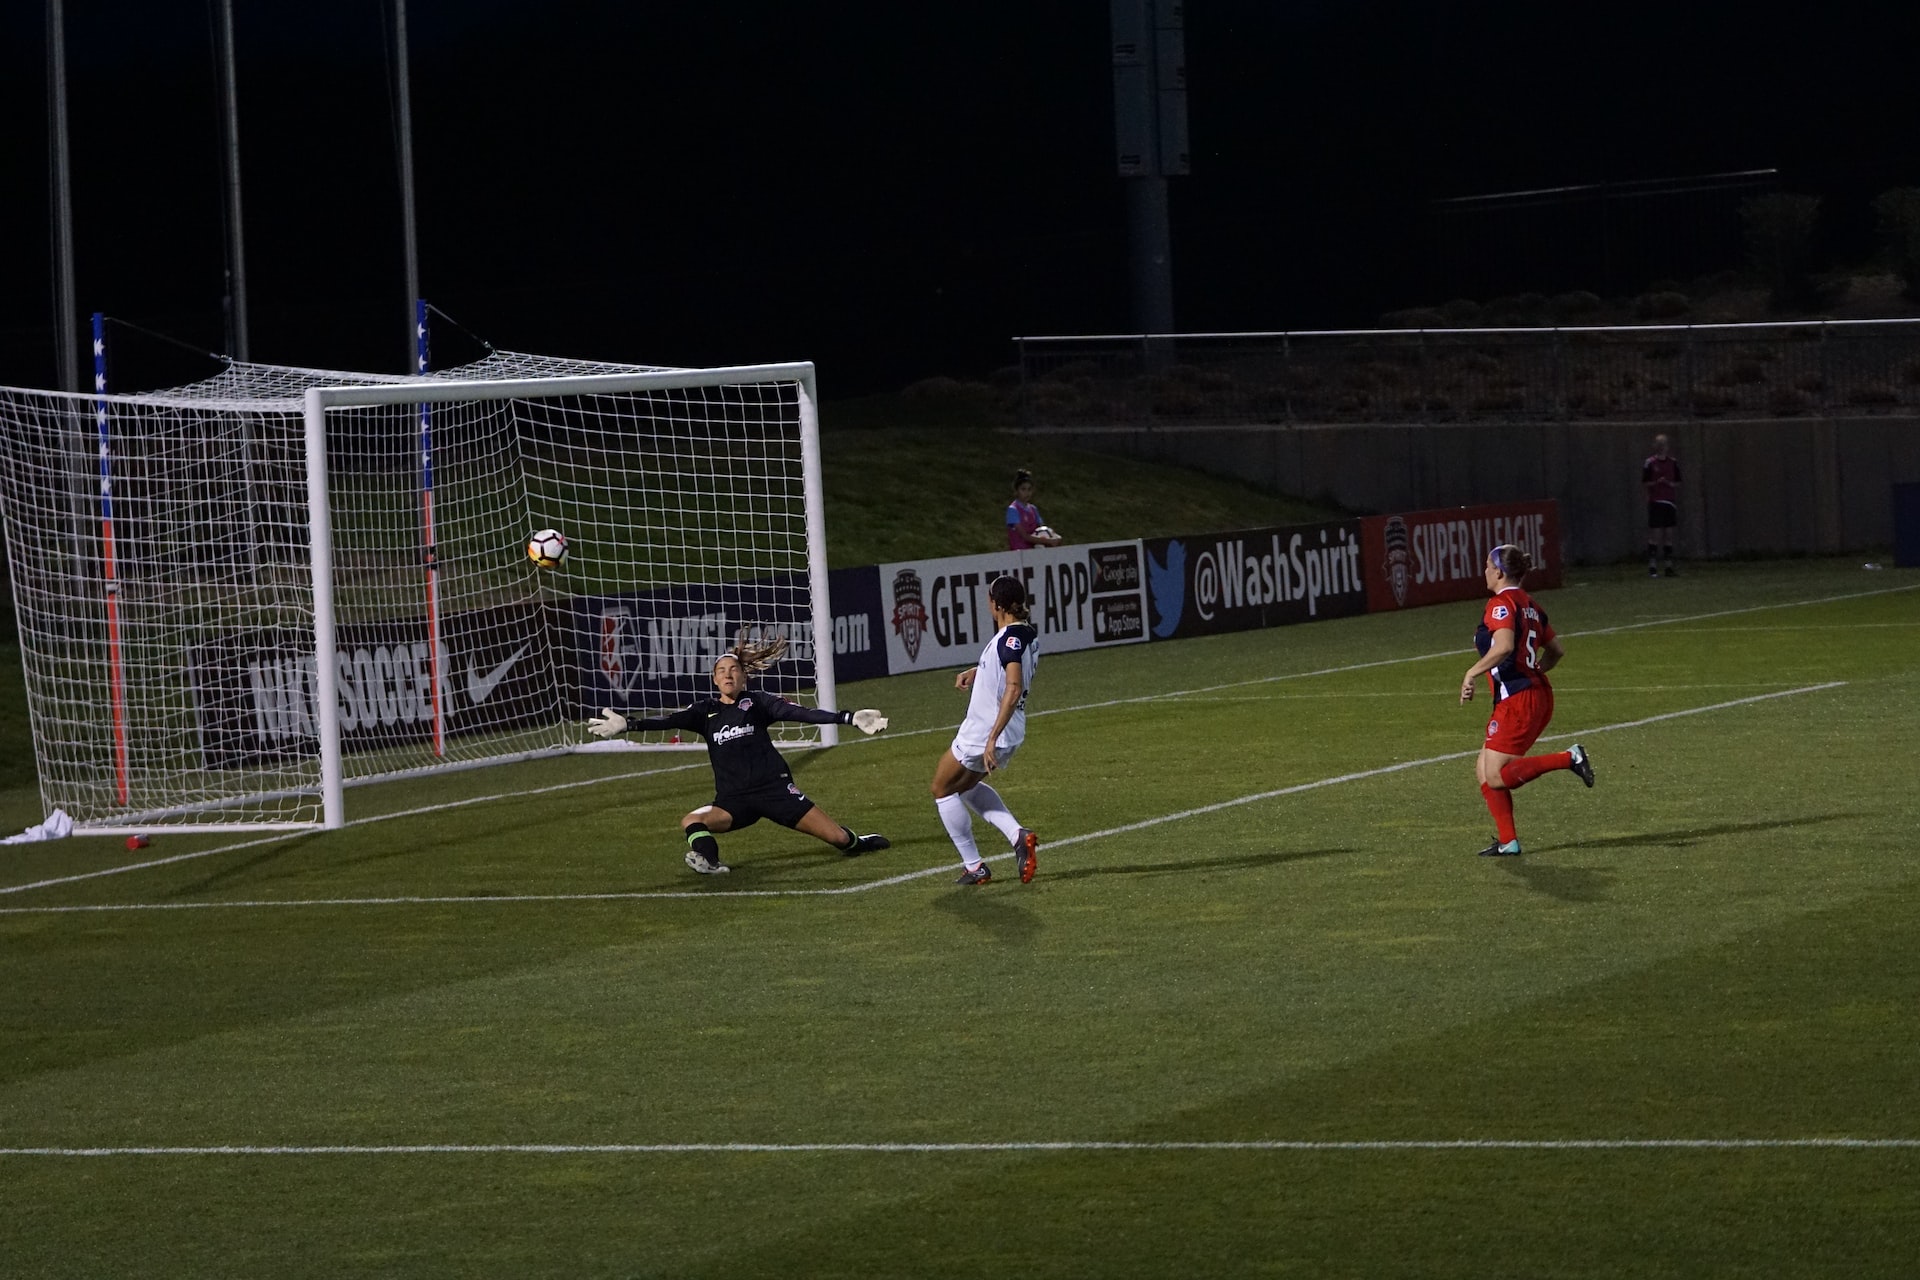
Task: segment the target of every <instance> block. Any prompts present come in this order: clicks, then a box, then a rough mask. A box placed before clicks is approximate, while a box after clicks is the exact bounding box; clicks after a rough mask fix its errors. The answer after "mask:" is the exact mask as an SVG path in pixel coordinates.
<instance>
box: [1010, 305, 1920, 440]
mask: <svg viewBox="0 0 1920 1280" xmlns="http://www.w3.org/2000/svg"><path fill="white" fill-rule="evenodd" d="M1016 341H1017V342H1018V344H1019V349H1020V393H1019V410H1020V419H1021V422H1022V424H1023V425H1027V426H1119V425H1152V424H1164V425H1176V424H1181V425H1184V424H1193V425H1247V424H1258V423H1296V422H1298V423H1342V422H1367V423H1393V422H1400V423H1422V422H1432V423H1452V422H1515V421H1527V422H1539V421H1570V420H1580V419H1608V418H1618V419H1626V420H1633V419H1646V420H1672V419H1679V418H1714V417H1734V418H1749V417H1751V418H1767V417H1781V418H1791V417H1799V416H1819V417H1832V416H1837V415H1857V414H1874V413H1914V412H1920V320H1834V321H1801V322H1790V323H1779V324H1722V325H1643V326H1632V327H1609V328H1603V327H1588V328H1579V327H1570V328H1556V329H1418V330H1405V329H1385V330H1346V331H1327V332H1303V333H1218V334H1167V335H1131V336H1126V335H1118V336H1112V335H1110V336H1095V337H1030V338H1020V339H1017V340H1016Z"/></svg>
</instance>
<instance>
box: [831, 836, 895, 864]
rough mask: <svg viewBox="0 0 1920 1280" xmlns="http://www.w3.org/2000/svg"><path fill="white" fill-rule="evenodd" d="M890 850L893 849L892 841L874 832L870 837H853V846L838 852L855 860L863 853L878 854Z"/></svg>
mask: <svg viewBox="0 0 1920 1280" xmlns="http://www.w3.org/2000/svg"><path fill="white" fill-rule="evenodd" d="M891 848H893V841H891V840H889V839H887V838H886V837H885V836H883V835H881V834H880V833H879V832H878V831H875V832H873V833H872V834H871V835H864V836H857V837H855V838H854V841H853V844H852V845H851V846H850V847H848V848H845V849H842V850H841V851H840V852H841V853H842V854H844V855H845V856H847V857H849V858H857V857H859V856H860V855H861V854H863V853H878V852H880V851H881V850H882V849H891Z"/></svg>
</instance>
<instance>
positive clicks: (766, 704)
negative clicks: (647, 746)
mask: <svg viewBox="0 0 1920 1280" xmlns="http://www.w3.org/2000/svg"><path fill="white" fill-rule="evenodd" d="M776 720H798V721H801V722H802V723H804V724H852V723H853V713H852V712H850V711H821V710H819V709H818V708H815V707H803V706H801V705H800V704H799V703H797V702H788V701H787V700H786V699H785V698H782V697H779V696H777V695H775V694H771V693H758V692H755V691H753V690H748V691H747V692H746V693H743V694H741V695H740V700H739V701H738V702H731V703H730V702H724V701H722V700H721V699H719V698H702V699H701V700H700V701H698V702H696V703H694V704H693V705H692V706H690V707H688V708H687V709H686V710H684V711H675V712H673V713H672V714H671V715H664V716H648V717H647V718H645V719H643V720H629V721H627V727H628V728H629V729H678V730H680V731H681V732H682V733H697V734H699V735H700V736H701V737H703V738H705V739H706V740H707V759H708V761H709V762H710V763H711V764H712V765H713V793H714V795H716V796H727V795H738V794H740V793H742V792H748V791H757V790H759V789H760V788H762V787H769V786H781V787H783V786H785V785H786V784H787V783H789V782H791V781H792V780H793V775H792V774H791V773H789V772H788V771H787V762H786V761H785V760H782V759H781V758H780V753H779V752H778V751H777V750H775V749H774V745H773V739H772V738H771V737H769V736H768V734H767V729H768V727H769V726H771V725H772V724H773V722H774V721H776Z"/></svg>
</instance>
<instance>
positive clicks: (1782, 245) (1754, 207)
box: [1740, 191, 1820, 308]
mask: <svg viewBox="0 0 1920 1280" xmlns="http://www.w3.org/2000/svg"><path fill="white" fill-rule="evenodd" d="M1740 220H1741V222H1743V223H1744V224H1745V225H1746V231H1747V253H1748V255H1749V256H1750V257H1751V259H1752V261H1753V265H1754V269H1755V270H1756V271H1758V272H1759V273H1760V278H1761V279H1763V280H1765V281H1766V283H1767V290H1768V296H1769V300H1770V301H1771V302H1772V304H1773V305H1774V306H1775V307H1782V308H1787V307H1805V306H1809V305H1811V304H1812V302H1813V301H1814V299H1815V293H1816V290H1815V288H1814V281H1813V232H1814V227H1815V226H1816V225H1817V224H1818V223H1819V220H1820V197H1819V196H1802V195H1793V194H1790V193H1788V192H1784V191H1778V192H1773V193H1771V194H1769V195H1764V196H1755V197H1754V198H1753V199H1751V200H1748V201H1747V202H1746V203H1744V204H1742V205H1741V206H1740Z"/></svg>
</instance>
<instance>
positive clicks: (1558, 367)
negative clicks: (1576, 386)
mask: <svg viewBox="0 0 1920 1280" xmlns="http://www.w3.org/2000/svg"><path fill="white" fill-rule="evenodd" d="M1567 413H1568V409H1567V357H1566V352H1565V350H1563V349H1562V347H1561V345H1560V326H1559V325H1555V326H1553V416H1554V417H1556V418H1558V419H1559V420H1560V421H1562V422H1565V421H1566V420H1567Z"/></svg>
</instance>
